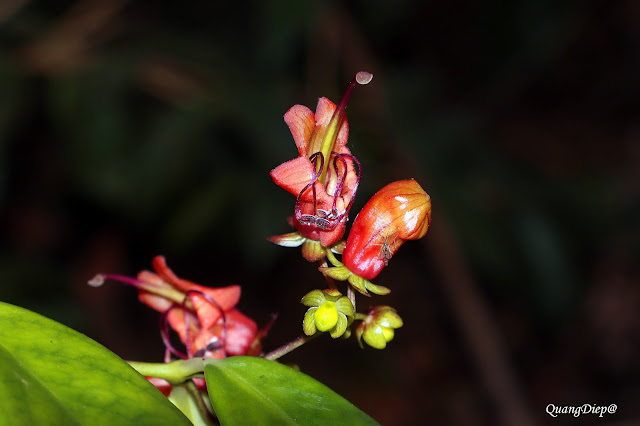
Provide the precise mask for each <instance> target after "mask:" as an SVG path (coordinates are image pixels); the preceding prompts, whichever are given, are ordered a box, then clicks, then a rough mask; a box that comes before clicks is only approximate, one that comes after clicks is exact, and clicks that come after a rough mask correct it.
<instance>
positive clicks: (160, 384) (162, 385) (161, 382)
mask: <svg viewBox="0 0 640 426" xmlns="http://www.w3.org/2000/svg"><path fill="white" fill-rule="evenodd" d="M145 379H147V380H148V381H149V382H150V383H151V384H152V385H153V386H155V387H156V388H158V390H159V391H160V392H162V393H163V394H164V396H169V394H171V383H169V382H167V381H166V380H165V379H158V378H157V377H145Z"/></svg>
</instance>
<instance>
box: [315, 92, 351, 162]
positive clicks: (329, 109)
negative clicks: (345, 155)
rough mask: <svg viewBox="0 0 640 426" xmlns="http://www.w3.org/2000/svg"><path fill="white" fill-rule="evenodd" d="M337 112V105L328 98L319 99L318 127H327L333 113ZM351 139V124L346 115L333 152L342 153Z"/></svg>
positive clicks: (317, 110) (317, 109) (317, 108)
mask: <svg viewBox="0 0 640 426" xmlns="http://www.w3.org/2000/svg"><path fill="white" fill-rule="evenodd" d="M335 110H336V104H334V103H333V102H331V101H330V100H329V99H327V98H324V97H323V98H320V99H318V106H317V107H316V117H315V118H316V126H327V125H328V124H329V121H331V117H333V113H334V112H335ZM347 139H349V123H348V122H347V117H346V114H345V117H344V121H343V122H342V125H341V126H340V132H339V133H338V137H337V138H336V143H335V145H333V150H334V151H336V152H342V148H343V147H344V146H345V145H346V144H347Z"/></svg>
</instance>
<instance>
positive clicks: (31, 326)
mask: <svg viewBox="0 0 640 426" xmlns="http://www.w3.org/2000/svg"><path fill="white" fill-rule="evenodd" d="M0 413H1V414H0V425H11V426H21V425H29V426H31V425H92V426H93V425H160V424H170V425H191V423H190V422H189V421H188V420H187V419H186V418H185V417H184V416H183V415H182V413H180V411H179V410H178V409H177V408H175V407H174V406H173V404H171V402H169V400H167V399H166V398H165V397H164V396H163V395H162V394H161V393H160V392H159V391H158V390H157V389H156V388H155V387H154V386H153V385H151V384H150V383H149V382H148V381H147V380H145V379H144V377H142V376H141V375H139V374H138V373H137V372H136V371H135V370H134V369H133V368H131V367H130V366H129V365H128V364H127V363H126V362H124V361H123V360H122V359H120V358H119V357H118V356H117V355H115V354H114V353H112V352H110V351H109V350H107V349H106V348H104V347H103V346H101V345H99V344H98V343H96V342H95V341H93V340H91V339H89V338H88V337H86V336H84V335H82V334H80V333H78V332H76V331H73V330H71V329H70V328H68V327H66V326H64V325H62V324H59V323H57V322H55V321H52V320H50V319H48V318H45V317H43V316H41V315H38V314H36V313H33V312H30V311H28V310H26V309H23V308H19V307H16V306H13V305H9V304H6V303H2V302H0Z"/></svg>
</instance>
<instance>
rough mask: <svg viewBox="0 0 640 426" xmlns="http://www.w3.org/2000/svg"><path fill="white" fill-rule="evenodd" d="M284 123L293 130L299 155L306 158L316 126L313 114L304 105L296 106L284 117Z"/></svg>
mask: <svg viewBox="0 0 640 426" xmlns="http://www.w3.org/2000/svg"><path fill="white" fill-rule="evenodd" d="M284 121H285V123H287V125H288V126H289V130H291V134H292V135H293V140H294V141H295V142H296V146H297V147H298V153H299V154H300V156H301V157H306V156H307V148H308V147H309V139H310V138H311V133H313V129H315V126H316V123H315V118H314V115H313V112H311V110H310V109H309V108H307V107H306V106H304V105H294V106H292V107H291V108H290V109H289V111H287V112H286V114H285V115H284Z"/></svg>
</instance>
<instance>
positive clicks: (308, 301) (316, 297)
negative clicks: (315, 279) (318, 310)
mask: <svg viewBox="0 0 640 426" xmlns="http://www.w3.org/2000/svg"><path fill="white" fill-rule="evenodd" d="M325 300H327V299H326V298H325V295H324V293H323V292H322V290H311V291H310V292H309V293H307V294H305V295H304V297H303V298H302V300H301V301H300V303H302V304H303V305H305V306H315V307H318V306H320V305H322V304H323V303H324V302H325Z"/></svg>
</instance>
